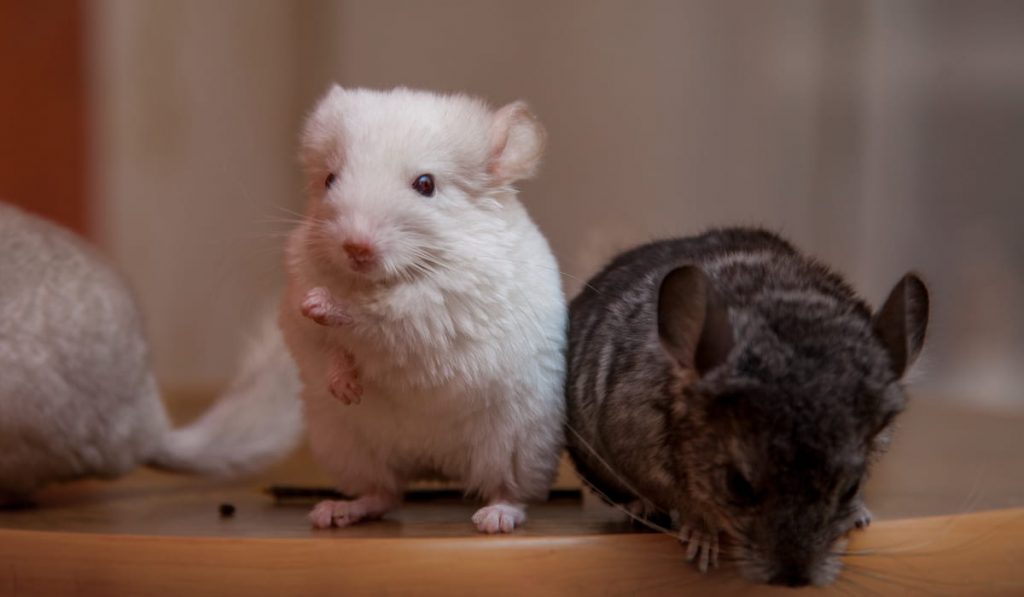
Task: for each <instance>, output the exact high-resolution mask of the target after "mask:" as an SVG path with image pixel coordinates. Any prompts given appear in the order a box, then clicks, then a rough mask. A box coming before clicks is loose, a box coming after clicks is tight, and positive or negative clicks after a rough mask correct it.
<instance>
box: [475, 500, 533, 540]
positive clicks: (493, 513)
mask: <svg viewBox="0 0 1024 597" xmlns="http://www.w3.org/2000/svg"><path fill="white" fill-rule="evenodd" d="M524 522H526V505H525V504H516V503H512V502H508V501H505V500H494V501H492V502H491V503H489V504H488V505H486V506H484V507H483V508H480V509H479V510H477V511H476V514H474V515H473V524H475V525H476V528H477V530H478V531H480V532H481V533H487V534H488V535H493V534H495V533H511V532H512V531H514V530H515V528H516V527H517V526H522V524H523V523H524Z"/></svg>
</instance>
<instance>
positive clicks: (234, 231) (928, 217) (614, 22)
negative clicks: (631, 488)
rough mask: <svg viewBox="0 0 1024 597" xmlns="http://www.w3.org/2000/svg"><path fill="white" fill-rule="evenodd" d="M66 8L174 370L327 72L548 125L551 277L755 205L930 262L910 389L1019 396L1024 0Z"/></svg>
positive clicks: (891, 279)
mask: <svg viewBox="0 0 1024 597" xmlns="http://www.w3.org/2000/svg"><path fill="white" fill-rule="evenodd" d="M4 2H8V3H10V0H0V5H2V4H3V3H4ZM83 10H84V19H83V22H84V27H85V35H84V39H85V40H86V42H85V43H84V45H83V46H82V48H83V54H82V55H83V57H84V64H85V72H86V74H87V77H86V87H87V90H88V95H87V105H88V114H89V117H88V119H87V123H88V130H89V135H88V139H89V141H88V156H89V163H90V167H89V177H88V180H89V181H91V182H89V183H88V184H89V188H88V193H87V194H88V197H89V202H88V206H89V208H90V209H89V214H90V218H91V219H90V225H89V226H88V229H89V230H91V231H92V235H93V238H94V240H95V241H96V242H98V243H99V244H100V245H101V246H102V247H103V248H104V249H105V250H106V251H107V252H108V253H109V254H110V255H111V256H112V257H113V258H114V260H115V261H116V262H117V263H118V264H119V265H120V266H121V268H122V269H123V270H124V271H125V272H126V275H127V277H128V278H129V280H130V281H131V283H132V284H133V286H134V287H135V289H136V290H137V293H138V295H139V298H140V300H141V302H142V304H143V309H144V311H145V313H146V317H147V325H148V327H149V333H150V337H151V339H152V343H153V352H154V358H155V363H156V367H157V372H158V375H159V377H160V378H161V380H162V382H163V383H164V384H165V385H166V386H167V387H173V388H181V387H209V386H215V385H220V384H223V383H224V382H225V381H226V380H227V378H228V376H229V375H230V372H231V369H232V365H233V362H234V359H235V358H236V355H237V352H238V350H239V346H240V343H241V342H242V340H243V339H244V337H245V334H246V332H247V330H249V329H250V328H252V327H253V318H254V317H256V316H257V314H258V313H259V311H260V310H261V309H264V308H265V305H266V303H267V301H268V300H269V298H270V297H272V295H273V291H274V288H275V287H276V285H277V284H278V283H279V281H280V267H279V263H278V262H279V260H280V255H279V248H280V243H281V234H282V233H284V232H285V231H287V229H288V227H289V223H290V221H292V220H293V219H294V218H295V217H296V214H295V212H299V211H301V209H302V206H303V198H302V181H301V180H300V178H299V172H298V166H297V162H296V159H295V157H294V156H295V153H296V146H297V136H298V129H299V127H300V125H301V122H302V118H303V115H304V114H305V113H306V112H307V111H308V110H309V109H310V107H311V106H312V104H313V103H314V101H315V100H316V98H317V96H318V95H319V94H321V93H322V92H323V91H325V90H326V89H327V87H328V85H329V84H330V83H331V82H333V81H337V82H340V83H342V84H343V85H347V86H370V87H391V86H395V85H407V86H413V87H421V88H428V89H437V90H450V91H465V92H469V93H472V94H475V95H481V96H483V97H485V98H487V99H489V100H490V101H492V102H493V103H495V104H501V103H504V102H508V101H511V100H514V99H517V98H524V99H526V100H527V101H529V102H530V104H531V105H532V107H533V109H534V111H535V112H536V113H537V115H538V116H539V117H540V119H541V120H542V121H543V122H544V124H545V125H546V126H547V128H548V131H549V139H550V143H549V147H548V156H547V159H546V162H545V167H544V169H543V171H542V173H541V174H540V176H539V177H538V178H537V179H536V180H534V181H530V182H528V183H525V184H524V185H522V191H523V193H522V198H523V201H524V202H525V203H526V204H527V206H528V207H529V208H530V210H531V212H532V213H533V215H534V217H535V218H536V220H537V221H538V223H539V225H540V226H541V228H542V229H543V230H544V232H545V233H546V234H547V235H548V236H549V238H550V239H551V243H552V246H553V247H554V249H555V251H556V254H557V256H558V258H559V260H560V262H561V264H562V268H563V270H564V271H565V272H566V273H567V274H569V276H567V277H566V287H567V290H568V291H569V292H570V293H574V292H575V291H576V289H577V288H578V286H579V282H578V281H577V278H586V277H588V276H590V275H591V274H593V273H594V272H595V271H596V270H597V268H599V267H600V265H601V264H602V263H603V262H604V261H605V260H606V259H608V258H609V257H610V256H611V255H613V254H614V253H615V252H617V251H619V250H621V249H624V248H626V247H629V246H631V245H633V244H636V243H639V242H643V241H646V240H649V239H652V238H656V237H662V236H668V235H677V234H687V233H693V232H697V231H700V230H702V229H704V228H706V227H708V226H710V225H721V224H729V223H743V224H761V225H765V226H768V227H771V228H774V229H777V230H779V231H781V232H783V233H785V234H786V235H788V236H789V237H791V238H792V239H793V240H794V241H795V242H796V243H798V244H799V245H800V246H802V247H804V248H806V249H807V250H809V251H811V252H813V253H814V254H816V255H818V256H820V257H821V258H822V259H823V260H825V261H826V262H828V263H830V264H832V265H834V266H835V267H836V268H837V269H838V270H840V271H841V272H843V273H844V274H846V275H847V276H849V277H850V279H851V280H852V281H853V282H854V284H855V285H856V286H857V287H858V288H859V289H861V290H862V292H863V293H864V294H865V296H866V297H867V298H868V299H869V300H870V301H871V302H872V303H875V304H877V303H878V302H879V301H880V300H882V299H883V298H884V296H885V294H886V293H887V291H888V290H889V288H890V287H891V286H892V284H894V283H895V282H896V280H897V279H898V278H899V276H901V275H902V274H903V273H904V272H905V271H906V270H908V269H916V270H918V271H920V272H921V273H922V274H923V275H924V277H925V278H926V279H927V281H928V282H929V284H930V286H931V289H932V293H933V304H934V307H933V320H932V321H933V323H932V327H931V330H930V333H931V336H930V338H929V342H928V346H927V352H926V356H925V359H924V362H923V363H922V364H921V366H920V367H918V372H919V384H920V385H919V387H920V389H919V391H918V395H922V396H933V395H944V396H948V397H953V398H957V399H971V400H976V401H979V402H984V403H987V404H1013V403H1016V404H1017V405H1022V404H1024V396H1022V392H1021V390H1020V388H1021V387H1024V384H1022V382H1024V379H1022V378H1024V373H1022V367H1021V365H1024V276H1022V273H1024V235H1022V234H1021V233H1020V232H1019V231H1018V230H1019V228H1020V225H1021V224H1020V222H1021V218H1022V217H1024V196H1022V189H1024V167H1022V161H1024V3H1020V2H1013V1H1005V2H998V1H988V0H986V1H978V2H955V1H945V0H916V1H903V2H886V1H883V0H877V1H865V2H857V3H852V2H818V1H812V0H807V1H797V0H786V1H777V2H770V3H769V2H738V1H737V2H732V1H720V0H706V1H697V2H677V1H654V0H645V1H632V2H625V1H615V2H613V1H608V0H592V1H589V2H576V1H571V0H565V1H550V0H548V1H540V0H530V1H519V2H497V1H492V0H476V1H473V0H437V1H431V2H418V1H397V0H377V1H370V0H364V1H342V2H331V1H326V0H305V1H301V2H290V1H284V0H280V1H272V0H263V1H260V2H250V1H246V0H219V1H217V2H201V1H198V0H175V1H170V0H167V1H164V0H141V1H140V0H98V1H96V2H92V3H88V4H85V5H83ZM19 134H24V133H19ZM0 157H2V156H0ZM7 192H8V189H7V188H3V187H0V193H7ZM29 203H31V201H29ZM570 276H571V277H570Z"/></svg>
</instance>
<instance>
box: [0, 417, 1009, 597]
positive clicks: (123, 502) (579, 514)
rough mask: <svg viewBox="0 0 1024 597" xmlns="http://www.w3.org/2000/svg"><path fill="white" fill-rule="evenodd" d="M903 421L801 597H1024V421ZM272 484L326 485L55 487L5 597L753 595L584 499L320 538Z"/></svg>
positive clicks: (443, 509)
mask: <svg viewBox="0 0 1024 597" xmlns="http://www.w3.org/2000/svg"><path fill="white" fill-rule="evenodd" d="M902 423H903V427H902V429H901V430H900V432H899V433H898V435H897V437H896V440H895V442H894V446H893V449H892V451H891V453H890V454H888V455H886V457H885V458H884V459H883V461H882V462H881V466H880V467H879V468H878V469H877V471H876V473H875V476H874V477H873V479H872V480H871V482H870V483H869V486H868V500H869V504H870V505H871V506H872V509H873V510H874V512H875V514H876V522H875V523H874V524H873V525H872V527H871V528H870V529H868V530H867V531H865V532H861V533H855V534H854V537H853V541H852V544H851V546H850V548H849V549H850V550H852V551H855V552H864V553H863V555H857V556H850V557H848V558H847V559H846V566H847V567H846V572H845V573H844V574H843V576H842V578H841V580H840V581H839V582H838V583H836V584H835V585H833V586H831V587H828V588H825V589H810V590H807V591H805V593H806V594H814V593H835V594H849V593H850V592H851V591H852V592H854V593H857V594H860V593H864V594H870V593H872V592H874V593H884V594H892V593H904V594H915V593H920V594H1007V595H1024V507H1022V506H1024V466H1022V464H1024V453H1022V452H1024V451H1022V449H1021V448H1022V446H1024V443H1022V439H1021V437H1022V435H1021V434H1022V432H1024V416H1022V415H1020V414H1015V415H1007V414H1000V415H997V414H991V413H988V414H986V413H979V412H972V411H968V410H964V409H963V408H962V407H956V406H951V405H949V404H945V403H941V402H937V401H926V400H921V399H918V400H916V401H915V402H914V403H913V405H912V407H911V408H910V410H909V411H908V412H907V413H906V414H905V415H904V416H903V419H902ZM270 483H286V484H298V485H314V486H316V485H326V484H328V483H327V479H325V478H324V477H323V476H322V474H321V473H319V472H318V471H317V470H316V468H315V466H313V465H312V463H311V462H310V460H309V457H308V454H307V453H306V452H305V451H300V453H298V454H296V455H295V456H293V457H292V458H290V459H289V460H288V461H287V462H285V463H282V464H281V465H279V466H276V467H274V468H273V469H272V470H269V471H267V472H266V473H264V474H262V475H260V476H259V477H257V478H253V479H249V480H245V481H240V482H232V483H225V482H216V481H211V480H204V479H196V478H190V477H182V476H175V475H167V474H162V473H157V472H153V471H146V470H142V471H138V472H136V473H134V474H132V475H130V476H128V477H126V478H124V479H121V480H119V481H116V482H101V481H86V482H80V483H74V484H70V485H66V486H62V487H55V488H52V489H50V490H48V491H45V492H43V493H42V494H41V495H40V496H39V498H38V506H37V507H35V508H29V509H21V510H9V511H0V596H6V595H26V596H28V595H32V596H35V595H48V594H81V595H93V594H96V595H188V596H190V597H191V596H199V595H225V594H236V595H249V594H267V595H290V594H303V595H315V594H354V593H391V594H393V593H410V592H411V593H416V594H423V593H446V594H474V595H476V594H481V593H496V594H524V593H531V594H636V593H670V592H682V591H683V590H688V591H689V590H692V591H695V592H696V594H709V593H713V594H732V593H737V592H746V591H748V590H749V589H750V588H751V587H750V585H748V584H746V583H745V582H743V581H742V580H740V579H739V578H738V577H737V575H736V573H735V571H734V570H732V569H730V568H729V567H728V566H726V567H724V568H722V569H719V570H716V571H714V572H713V573H712V574H711V575H708V576H701V575H699V574H698V573H697V572H696V571H695V570H694V569H693V568H692V567H691V566H689V565H686V564H685V562H684V561H683V557H682V556H683V554H682V550H681V548H680V546H679V544H678V542H676V541H675V540H674V539H673V538H671V537H669V536H665V535H662V534H657V533H644V532H638V530H637V529H635V528H634V527H633V526H632V525H631V524H630V523H629V522H628V521H626V520H625V517H624V516H623V515H622V514H621V513H619V512H617V511H615V510H613V509H610V508H607V507H604V506H603V505H600V504H598V503H596V500H592V499H584V500H583V503H581V501H580V499H578V498H577V497H574V496H573V494H572V492H571V491H567V492H562V494H561V495H562V496H563V497H558V498H556V499H554V500H552V501H551V502H549V503H546V504H538V505H535V506H533V507H531V509H530V521H529V523H528V524H527V525H526V527H525V528H523V529H522V530H521V531H517V532H516V533H515V534H513V535H511V536H506V537H486V536H480V535H477V534H476V533H475V532H474V531H473V528H472V526H471V524H470V522H469V517H470V515H471V514H472V512H473V510H474V509H475V508H476V507H477V506H478V504H475V503H471V502H464V501H463V500H461V499H459V498H452V497H450V496H449V495H446V494H444V493H443V492H442V493H440V494H436V495H435V494H432V493H430V492H429V491H428V492H425V493H424V492H421V493H420V494H418V495H419V499H417V500H416V501H413V502H409V503H407V504H406V505H405V506H404V507H403V508H402V509H401V510H400V511H398V512H396V513H395V514H393V515H391V516H388V517H387V518H386V519H384V520H382V521H377V522H371V523H365V524H362V525H357V526H354V527H351V528H347V529H335V530H330V531H316V530H313V529H311V528H310V527H309V525H308V524H307V522H306V518H305V516H306V511H307V509H308V507H309V504H308V503H305V502H298V503H275V502H274V501H273V500H272V499H270V498H269V497H268V496H266V495H265V494H264V493H262V491H261V489H262V488H263V487H265V486H266V485H269V484H270ZM561 485H562V486H563V487H568V486H571V485H572V481H571V478H569V477H567V478H564V479H563V480H562V482H561ZM432 496H433V497H432ZM226 503H230V504H232V505H233V506H234V507H235V513H234V515H233V516H231V517H222V516H221V515H220V513H219V506H220V505H221V504H226ZM758 591H760V592H765V593H766V594H771V593H775V592H785V591H786V590H785V589H776V588H768V587H759V588H758Z"/></svg>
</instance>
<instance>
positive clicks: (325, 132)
mask: <svg viewBox="0 0 1024 597" xmlns="http://www.w3.org/2000/svg"><path fill="white" fill-rule="evenodd" d="M345 93H346V92H345V89H343V88H342V87H341V85H332V86H331V88H330V89H329V90H328V91H327V93H325V94H324V96H323V97H322V98H321V99H320V101H319V102H317V104H316V108H314V109H313V112H312V113H310V115H309V117H308V118H306V126H305V128H304V129H303V131H302V151H301V158H302V165H303V167H304V168H305V169H306V172H307V173H309V174H311V175H314V174H315V175H317V176H319V175H320V174H321V171H322V170H323V169H324V168H325V164H326V162H327V160H328V159H329V158H332V157H333V158H340V157H341V156H338V155H332V154H337V152H338V151H340V144H339V143H338V134H339V131H340V130H341V124H342V120H343V114H344V105H345V101H344V100H345Z"/></svg>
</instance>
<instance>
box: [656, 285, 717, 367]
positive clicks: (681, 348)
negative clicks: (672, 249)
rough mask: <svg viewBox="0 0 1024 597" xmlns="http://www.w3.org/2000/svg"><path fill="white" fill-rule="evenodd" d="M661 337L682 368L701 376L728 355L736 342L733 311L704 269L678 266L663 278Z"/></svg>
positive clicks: (664, 345) (667, 351)
mask: <svg viewBox="0 0 1024 597" xmlns="http://www.w3.org/2000/svg"><path fill="white" fill-rule="evenodd" d="M658 337H659V338H660V339H661V346H662V348H664V349H665V352H666V353H667V354H668V355H669V356H670V357H672V358H673V359H674V360H675V361H676V362H677V363H679V365H680V366H681V367H683V368H684V369H691V370H694V371H696V372H697V373H698V374H700V375H704V374H705V373H706V372H708V371H710V370H711V369H714V368H715V367H717V366H718V365H721V364H722V363H723V362H725V360H726V358H728V356H729V352H730V351H731V350H732V347H733V343H734V339H733V330H732V325H731V324H730V323H729V313H728V311H727V309H726V307H725V305H724V304H722V302H721V300H720V299H719V298H718V296H717V293H716V292H715V290H714V288H712V286H711V283H710V281H709V280H708V278H707V276H706V275H705V274H704V272H703V271H701V269H700V268H698V267H696V266H692V265H687V266H683V267H680V268H676V269H674V270H672V271H671V272H669V274H668V275H667V276H665V279H664V280H662V282H661V289H660V290H659V292H658Z"/></svg>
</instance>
